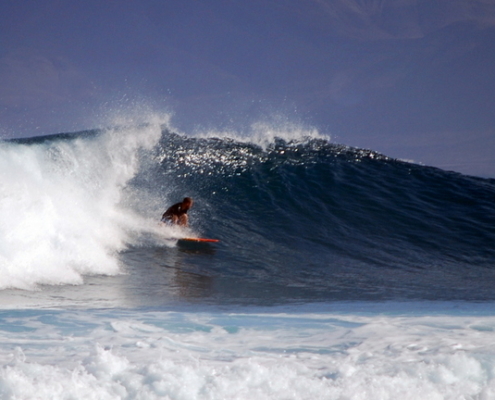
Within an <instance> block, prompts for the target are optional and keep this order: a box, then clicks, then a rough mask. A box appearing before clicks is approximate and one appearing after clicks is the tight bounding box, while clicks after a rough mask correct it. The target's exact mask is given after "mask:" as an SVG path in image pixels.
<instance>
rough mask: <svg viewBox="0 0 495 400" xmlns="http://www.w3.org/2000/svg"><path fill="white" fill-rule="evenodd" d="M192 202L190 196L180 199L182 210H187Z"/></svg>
mask: <svg viewBox="0 0 495 400" xmlns="http://www.w3.org/2000/svg"><path fill="white" fill-rule="evenodd" d="M192 204H193V201H192V199H191V198H190V197H184V200H182V209H183V210H189V209H190V208H191V206H192Z"/></svg>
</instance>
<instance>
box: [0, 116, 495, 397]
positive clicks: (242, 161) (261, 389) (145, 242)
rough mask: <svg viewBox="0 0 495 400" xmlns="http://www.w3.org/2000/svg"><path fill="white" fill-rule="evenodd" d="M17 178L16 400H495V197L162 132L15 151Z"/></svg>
mask: <svg viewBox="0 0 495 400" xmlns="http://www.w3.org/2000/svg"><path fill="white" fill-rule="evenodd" d="M0 175H1V180H0V237H1V241H0V398H2V399H342V400H343V399H371V400H373V399H426V398H427V399H480V400H481V399H494V398H495V308H494V306H495V290H494V288H495V246H494V243H495V180H493V179H482V178H477V177H470V176H464V175H461V174H458V173H454V172H449V171H443V170H440V169H437V168H432V167H428V166H421V165H417V164H413V163H408V162H404V161H400V160H396V159H392V158H389V157H387V156H385V155H382V154H378V153H376V152H373V151H371V150H363V149H356V148H350V147H346V146H341V145H338V144H335V143H332V142H331V140H329V138H327V137H325V136H324V135H321V134H319V133H318V132H316V131H307V130H303V129H299V128H297V127H296V128H294V127H292V128H291V127H279V128H278V129H273V127H268V126H261V125H260V126H256V127H255V128H253V129H251V130H250V131H249V132H247V133H244V134H240V133H236V132H222V133H214V132H210V133H205V134H202V135H199V134H195V135H187V134H182V133H177V132H174V131H173V129H170V128H169V127H167V126H165V125H160V124H143V125H139V126H120V127H116V128H112V129H106V130H95V131H88V132H79V133H73V134H59V135H51V136H46V137H36V138H30V139H16V140H8V141H3V142H0ZM184 196H190V197H192V198H193V199H194V201H195V203H194V206H193V208H192V209H191V211H190V214H189V215H190V227H189V228H187V229H182V228H177V227H170V226H166V225H164V224H161V223H160V222H159V219H160V216H161V214H162V213H163V211H164V210H165V209H166V208H167V207H168V206H169V205H171V204H173V203H174V202H177V201H180V200H181V199H182V198H183V197H184ZM184 236H201V237H210V238H217V239H219V240H220V242H219V243H215V244H193V243H187V244H185V243H181V242H179V241H178V239H179V238H181V237H184Z"/></svg>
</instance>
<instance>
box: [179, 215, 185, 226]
mask: <svg viewBox="0 0 495 400" xmlns="http://www.w3.org/2000/svg"><path fill="white" fill-rule="evenodd" d="M178 224H179V225H180V226H187V214H182V215H181V216H180V217H179V222H178Z"/></svg>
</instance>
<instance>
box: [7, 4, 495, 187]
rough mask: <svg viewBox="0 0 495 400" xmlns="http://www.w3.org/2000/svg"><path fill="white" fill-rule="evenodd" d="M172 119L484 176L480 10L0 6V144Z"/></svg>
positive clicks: (487, 143)
mask: <svg viewBox="0 0 495 400" xmlns="http://www.w3.org/2000/svg"><path fill="white" fill-rule="evenodd" d="M144 110H154V111H155V112H157V113H164V114H165V113H171V114H172V115H173V117H172V123H173V124H174V126H176V127H177V128H178V129H180V130H181V131H183V132H193V131H194V130H195V129H218V130H225V129H238V130H242V129H247V127H249V126H250V124H253V123H255V122H260V121H272V122H273V123H276V122H277V121H285V122H287V123H293V124H296V125H300V126H303V127H308V128H316V129H318V131H319V132H320V133H322V134H327V135H330V137H331V138H332V141H333V142H335V143H339V144H345V145H349V146H356V147H361V148H367V149H372V150H375V151H378V152H380V153H383V154H385V155H387V156H390V157H395V158H400V159H405V160H411V161H414V162H418V163H422V164H425V165H432V166H436V167H439V168H442V169H446V170H453V171H457V172H461V173H464V174H469V175H474V176H481V177H491V178H495V156H494V155H493V152H494V150H495V2H494V1H493V0H389V1H388V0H376V1H375V0H276V1H275V0H250V1H246V0H209V1H199V0H181V1H172V0H139V1H137V0H98V1H96V0H85V1H80V0H43V1H39V0H15V1H14V0H4V1H2V2H0V136H1V137H3V138H12V137H30V136H38V135H47V134H54V133H59V132H75V131H80V130H86V129H94V128H102V127H105V124H108V123H109V115H112V114H115V113H118V112H123V113H125V112H129V113H133V112H134V113H140V112H142V113H143V114H145V113H146V112H145V111H144Z"/></svg>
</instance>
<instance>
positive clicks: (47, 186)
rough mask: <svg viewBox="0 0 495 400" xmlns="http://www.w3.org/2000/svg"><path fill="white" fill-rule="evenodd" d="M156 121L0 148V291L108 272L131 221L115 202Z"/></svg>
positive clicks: (156, 134)
mask: <svg viewBox="0 0 495 400" xmlns="http://www.w3.org/2000/svg"><path fill="white" fill-rule="evenodd" d="M160 136H161V128H160V125H159V124H150V125H146V126H142V127H139V128H119V129H109V130H107V131H105V132H104V133H102V134H101V135H98V136H95V137H86V138H83V137H79V138H77V139H74V140H62V141H50V142H44V143H38V144H31V145H27V144H16V143H5V142H4V143H0V175H1V177H2V179H1V183H0V185H1V186H0V289H2V288H7V287H13V288H22V289H33V288H34V287H36V285H38V284H79V283H81V282H82V276H83V275H84V274H116V273H118V272H119V265H118V262H117V258H116V257H115V254H116V252H118V251H119V250H121V249H122V248H123V247H124V246H125V244H126V241H127V240H128V235H127V232H128V231H129V230H130V229H131V228H132V225H133V224H136V223H139V222H138V220H139V219H138V218H136V216H134V215H133V214H132V211H131V210H129V209H126V208H125V206H123V205H122V204H120V202H121V199H122V189H123V187H124V186H125V185H126V183H127V182H128V181H129V180H130V179H131V178H133V177H134V175H135V174H136V172H137V170H138V168H139V157H138V155H139V151H140V150H142V149H150V148H152V147H153V146H154V145H155V144H156V143H157V141H158V140H159V138H160Z"/></svg>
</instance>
